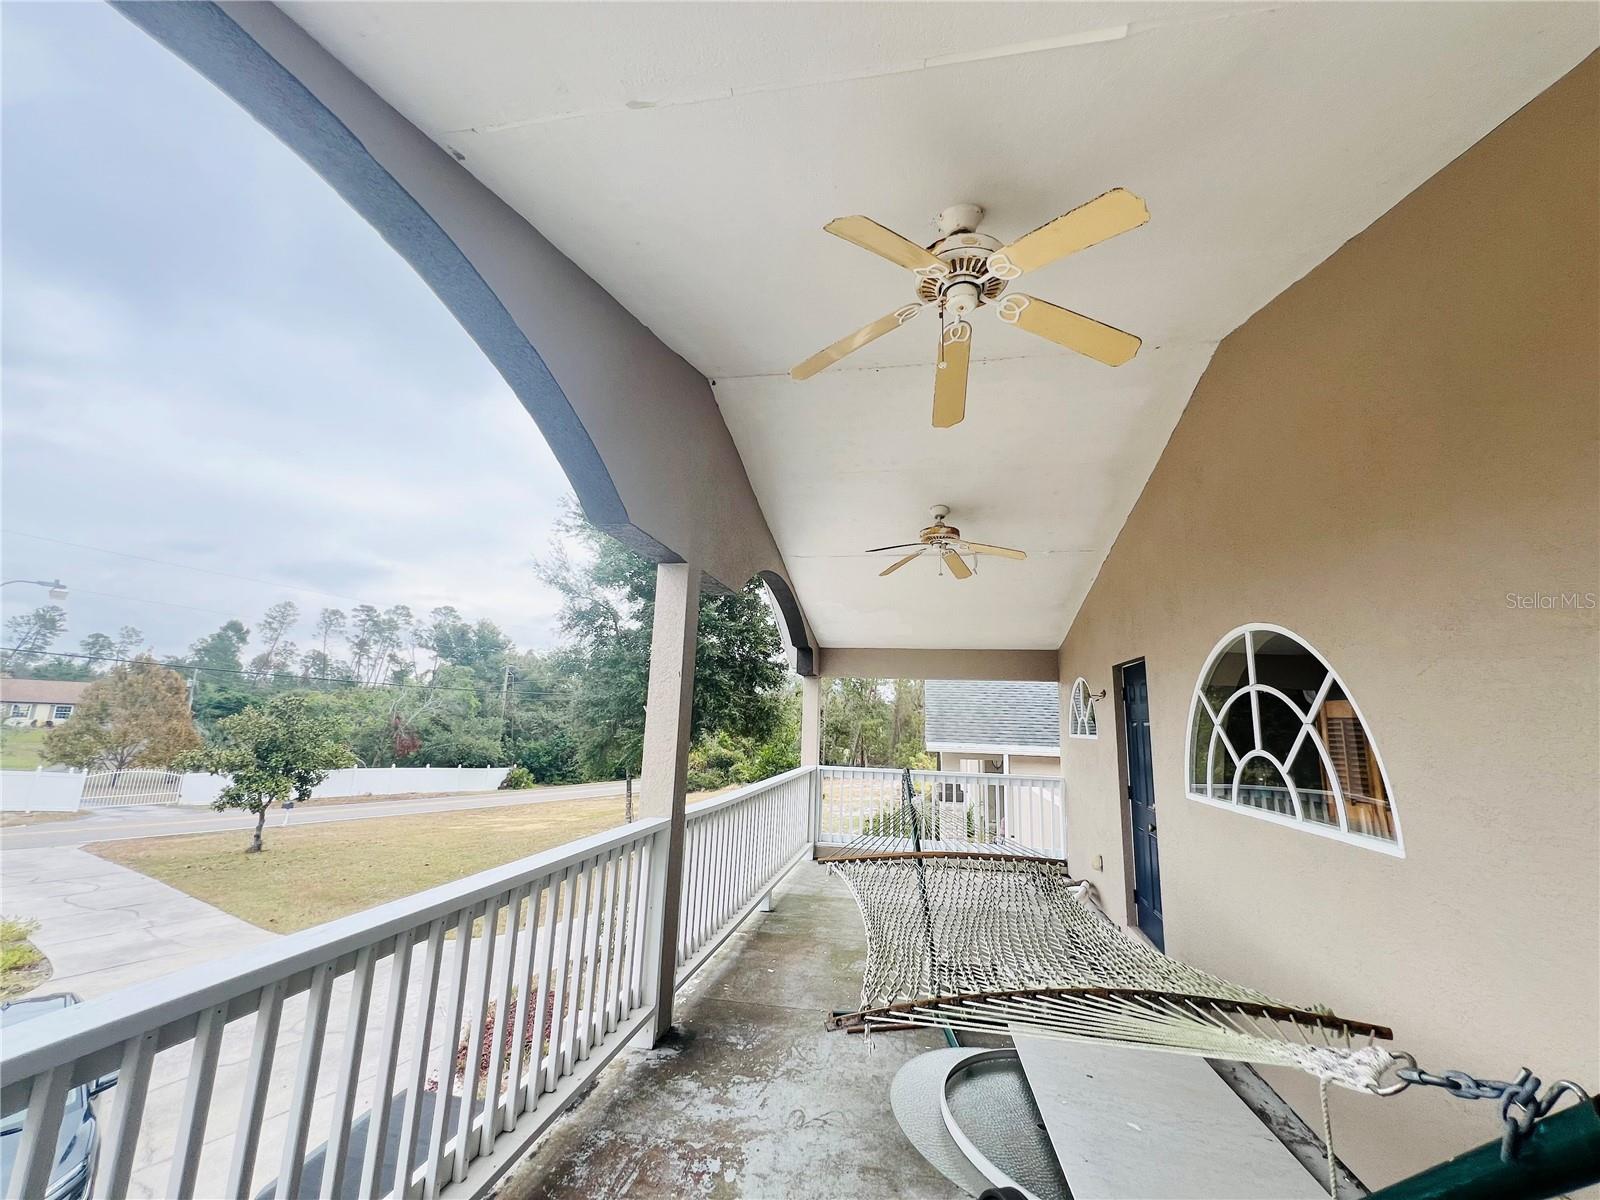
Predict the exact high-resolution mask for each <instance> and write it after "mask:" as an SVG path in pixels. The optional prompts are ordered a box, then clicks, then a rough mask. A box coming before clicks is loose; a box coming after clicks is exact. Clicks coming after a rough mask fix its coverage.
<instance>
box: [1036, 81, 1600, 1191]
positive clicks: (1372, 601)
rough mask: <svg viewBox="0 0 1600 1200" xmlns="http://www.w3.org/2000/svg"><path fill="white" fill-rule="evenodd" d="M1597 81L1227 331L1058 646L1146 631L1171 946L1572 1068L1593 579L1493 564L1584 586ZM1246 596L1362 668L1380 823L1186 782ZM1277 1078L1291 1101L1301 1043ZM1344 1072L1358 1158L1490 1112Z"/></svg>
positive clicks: (1589, 948) (1557, 96)
mask: <svg viewBox="0 0 1600 1200" xmlns="http://www.w3.org/2000/svg"><path fill="white" fill-rule="evenodd" d="M1597 110H1600V62H1597V60H1596V59H1595V58H1590V59H1589V60H1588V61H1587V62H1585V63H1584V64H1583V65H1582V66H1580V67H1579V68H1577V69H1576V70H1575V71H1574V72H1573V73H1572V74H1571V75H1569V76H1568V77H1567V78H1565V79H1564V80H1562V81H1560V82H1559V83H1557V84H1556V85H1555V86H1554V87H1552V88H1551V89H1550V90H1549V91H1548V92H1547V93H1545V94H1544V95H1543V96H1541V97H1539V98H1538V99H1537V100H1535V101H1534V102H1533V103H1531V104H1530V105H1529V106H1528V107H1527V108H1526V109H1524V110H1523V111H1522V112H1520V113H1519V114H1517V115H1516V116H1514V117H1513V118H1512V119H1511V120H1509V121H1507V122H1506V123H1505V124H1504V125H1503V126H1502V127H1500V128H1499V129H1498V130H1496V131H1494V132H1493V133H1492V134H1490V135H1489V136H1488V137H1487V138H1485V139H1484V140H1483V141H1482V142H1481V143H1479V144H1478V145H1477V146H1476V147H1474V148H1473V149H1472V150H1470V151H1469V152H1468V153H1466V154H1465V155H1463V156H1462V157H1461V158H1460V159H1459V160H1457V161H1456V162H1455V163H1453V164H1451V165H1450V166H1449V167H1448V168H1446V169H1445V170H1444V171H1442V172H1440V173H1439V175H1437V176H1436V177H1434V178H1433V179H1432V180H1430V181H1428V182H1427V183H1426V184H1424V185H1423V186H1422V187H1421V188H1420V189H1418V191H1416V192H1415V193H1414V194H1412V195H1411V196H1410V197H1408V198H1407V199H1406V200H1405V201H1404V202H1402V203H1401V204H1400V205H1398V206H1397V207H1396V208H1395V209H1393V210H1392V211H1391V212H1389V213H1388V214H1387V215H1386V216H1384V217H1383V218H1382V219H1381V220H1379V221H1378V222H1377V223H1376V224H1374V225H1373V226H1372V227H1371V228H1370V229H1368V230H1367V231H1366V232H1364V233H1363V234H1361V235H1360V236H1359V237H1357V238H1355V239H1354V240H1352V241H1351V242H1350V243H1348V244H1347V245H1345V246H1344V247H1343V248H1342V249H1340V250H1339V251H1338V252H1337V253H1336V254H1334V255H1333V256H1332V257H1331V258H1330V259H1328V260H1327V261H1326V262H1324V263H1323V264H1322V265H1321V266H1320V267H1318V268H1316V269H1315V270H1314V271H1312V272H1311V273H1310V274H1309V275H1308V276H1307V277H1306V278H1304V279H1303V280H1301V281H1300V282H1299V283H1298V284H1296V285H1295V286H1294V287H1292V288H1290V289H1289V290H1288V291H1287V292H1285V293H1284V294H1283V295H1282V296H1280V297H1279V298H1278V299H1277V300H1276V301H1274V302H1273V303H1272V304H1271V305H1269V306H1268V307H1267V308H1265V309H1264V310H1262V311H1261V312H1260V313H1258V314H1257V315H1256V316H1255V317H1253V318H1252V319H1251V320H1250V321H1248V322H1247V323H1246V324H1245V325H1244V326H1242V327H1241V328H1240V329H1239V330H1237V331H1236V332H1235V333H1234V334H1232V335H1231V336H1230V337H1229V338H1228V339H1227V340H1226V341H1225V342H1224V343H1223V344H1222V346H1221V347H1220V348H1219V350H1218V352H1217V355H1216V358H1215V360H1214V361H1213V363H1212V365H1211V367H1210V369H1209V370H1208V371H1207V373H1206V375H1205V377H1204V378H1203V379H1202V380H1201V382H1200V384H1199V386H1198V388H1197V389H1196V391H1195V394H1194V397H1193V399H1192V401H1191V402H1190V404H1189V407H1188V410H1187V411H1186V413H1185V414H1184V416H1183V419H1182V421H1181V422H1180V423H1179V425H1178V427H1177V429H1176V430H1175V432H1174V433H1173V436H1172V439H1171V441H1170V443H1169V444H1168V446H1167V449H1166V451H1165V453H1164V455H1163V457H1162V459H1161V461H1160V463H1159V465H1158V467H1157V469H1156V471H1155V473H1154V474H1153V475H1152V477H1151V479H1150V481H1149V483H1148V485H1147V487H1146V488H1145V491H1144V493H1143V495H1142V496H1141V498H1140V500H1139V502H1138V504H1137V505H1136V506H1135V508H1134V510H1133V512H1132V513H1131V515H1130V516H1129V518H1128V521H1127V523H1126V525H1125V527H1124V529H1123V530H1122V533H1121V535H1120V537H1119V538H1118V540H1117V543H1116V545H1115V547H1114V548H1113V550H1112V552H1111V554H1110V556H1109V557H1108V559H1107V561H1106V562H1105V564H1104V566H1103V567H1102V569H1101V572H1100V575H1099V578H1098V580H1097V581H1096V583H1095V585H1094V587H1093V589H1092V590H1091V592H1090V594H1089V596H1088V599H1087V600H1086V602H1085V604H1084V605H1083V607H1082V609H1081V610H1080V612H1079V614H1078V616H1077V618H1076V619H1075V621H1074V623H1073V625H1072V628H1071V630H1070V632H1069V634H1068V636H1067V638H1066V640H1065V642H1064V643H1063V645H1062V648H1061V655H1060V658H1061V661H1060V672H1059V678H1060V679H1063V680H1072V679H1075V678H1076V677H1077V676H1079V675H1084V676H1087V677H1088V678H1090V679H1109V678H1110V675H1111V668H1112V667H1113V666H1114V665H1116V664H1119V663H1122V662H1126V661H1129V660H1132V659H1135V658H1140V657H1143V658H1145V659H1146V660H1147V662H1148V668H1149V681H1150V706H1151V724H1152V743H1153V747H1154V766H1155V782H1156V790H1157V804H1158V807H1159V811H1160V814H1161V818H1160V838H1161V843H1160V845H1161V880H1162V887H1163V892H1164V905H1163V907H1164V916H1165V926H1166V935H1167V948H1168V950H1169V952H1171V953H1173V954H1175V955H1177V956H1179V957H1182V958H1185V959H1188V960H1189V961H1191V962H1194V963H1197V964H1199V965H1201V966H1203V967H1206V968H1210V969H1212V970H1215V971H1218V972H1219V973H1221V974H1224V975H1227V976H1229V977H1231V978H1234V979H1237V980H1239V981H1240V982H1243V983H1247V984H1250V985H1252V986H1256V987H1260V988H1262V989H1264V990H1267V991H1269V992H1272V993H1274V994H1276V995H1279V996H1281V997H1283V998H1285V999H1289V1000H1293V1001H1300V1002H1311V1003H1326V1004H1330V1005H1332V1006H1334V1007H1335V1008H1336V1009H1338V1010H1340V1011H1343V1012H1346V1013H1348V1014H1349V1015H1351V1016H1354V1017H1363V1018H1368V1019H1371V1020H1375V1021H1379V1022H1384V1023H1388V1024H1390V1025H1392V1026H1393V1028H1394V1030H1395V1034H1396V1044H1397V1045H1398V1046H1400V1047H1402V1048H1405V1049H1408V1050H1410V1051H1412V1052H1414V1053H1415V1054H1416V1055H1417V1056H1418V1058H1419V1059H1420V1060H1421V1061H1422V1062H1423V1064H1424V1065H1425V1066H1428V1067H1430V1068H1433V1069H1445V1068H1457V1067H1459V1068H1465V1069H1468V1070H1472V1071H1475V1072H1477V1073H1479V1074H1483V1075H1488V1076H1492V1077H1496V1078H1509V1077H1510V1075H1511V1073H1513V1072H1515V1070H1516V1069H1517V1068H1518V1067H1519V1066H1522V1065H1524V1064H1526V1065H1527V1066H1530V1067H1532V1068H1534V1070H1535V1071H1536V1072H1537V1073H1540V1074H1542V1075H1543V1076H1544V1077H1545V1078H1546V1079H1550V1078H1552V1077H1559V1076H1562V1075H1570V1076H1571V1077H1573V1078H1575V1079H1578V1080H1581V1081H1584V1082H1585V1083H1587V1084H1589V1085H1591V1086H1592V1085H1594V1084H1595V1083H1597V1082H1600V1039H1597V1033H1596V1027H1597V1017H1596V1001H1597V996H1600V905H1597V897H1600V869H1597V859H1600V823H1597V816H1596V814H1597V809H1600V775H1597V764H1596V753H1597V726H1600V699H1597V692H1596V664H1597V653H1600V634H1597V620H1596V616H1597V614H1596V611H1595V610H1594V609H1592V608H1590V609H1587V610H1583V609H1578V610H1574V609H1567V610H1561V609H1555V610H1549V609H1545V610H1540V609H1519V608H1515V607H1511V606H1510V605H1508V603H1507V599H1506V595H1507V593H1524V594H1526V593H1534V592H1543V593H1560V592H1569V593H1571V592H1578V593H1584V592H1588V593H1593V592H1595V591H1597V590H1600V581H1597V572H1600V563H1597V555H1596V543H1597V534H1600V514H1597V508H1596V505H1597V499H1600V474H1597V441H1600V439H1597V432H1600V429H1597V426H1600V316H1597V314H1600V288H1597V264H1600V244H1597V238H1596V227H1597V214H1600V160H1597V146H1600V121H1597ZM1255 621H1262V622H1271V623H1275V624H1279V625H1283V626H1286V627H1288V628H1289V629H1291V630H1293V631H1295V632H1296V633H1298V634H1299V635H1301V636H1302V637H1303V638H1304V639H1306V640H1307V641H1309V642H1310V643H1311V644H1312V645H1313V646H1315V647H1316V648H1317V649H1318V650H1320V651H1321V652H1322V653H1323V654H1324V655H1325V656H1326V657H1327V658H1328V659H1329V660H1330V661H1331V663H1332V664H1333V666H1334V668H1335V669H1336V670H1337V671H1338V672H1339V673H1340V675H1341V676H1342V678H1343V679H1344V681H1345V683H1346V684H1347V685H1348V687H1349V688H1350V689H1351V692H1352V694H1353V695H1354V697H1355V699H1356V701H1357V703H1358V704H1359V705H1360V706H1361V708H1362V710H1363V711H1364V713H1365V715H1366V717H1367V719H1368V722H1369V725H1370V730H1371V733H1372V735H1373V737H1374V738H1375V739H1376V742H1377V745H1378V748H1379V751H1380V753H1381V754H1382V756H1383V760H1384V763H1385V765H1386V767H1387V770H1388V775H1389V780H1390V783H1391V786H1392V788H1393V794H1394V798H1395V803H1396V806H1397V809H1398V811H1399V815H1400V819H1401V821H1402V823H1403V828H1404V837H1405V857H1404V858H1394V857H1389V856H1386V855H1384V854H1380V853H1376V852H1373V851H1371V850H1368V849H1363V848H1360V847H1356V846H1351V845H1347V844H1343V843H1340V842H1337V841H1332V840H1329V839H1325V838H1320V837H1315V836H1312V835H1310V834H1308V833H1305V832H1302V831H1300V830H1297V829H1292V828H1285V827H1283V826H1279V825H1275V824H1271V823H1269V822H1267V821H1263V820H1258V819H1252V818H1250V817H1248V816H1245V815H1241V814H1238V813H1233V812H1228V811H1223V810H1219V809H1216V808H1212V807H1208V806H1206V805H1203V804H1200V803H1198V802H1195V801H1191V800H1188V799H1187V798H1186V797H1185V786H1184V785H1185V779H1184V745H1185V724H1186V721H1187V716H1188V708H1189V702H1190V695H1191V691H1192V689H1193V686H1194V683H1195V677H1196V675H1197V673H1198V672H1199V670H1200V668H1201V666H1202V665H1203V663H1204V660H1205V659H1206V657H1207V655H1208V653H1209V652H1210V650H1211V649H1212V646H1213V645H1214V643H1215V642H1216V641H1217V639H1218V638H1220V637H1221V636H1222V635H1223V634H1225V633H1226V632H1228V631H1229V630H1231V629H1233V628H1235V627H1236V626H1239V625H1243V624H1246V623H1249V622H1255ZM1066 712H1067V696H1066V694H1065V689H1063V695H1062V713H1063V715H1065V713H1066ZM1102 713H1103V717H1104V718H1105V719H1104V720H1103V723H1102V726H1101V737H1100V738H1099V740H1098V741H1092V742H1091V741H1080V740H1075V739H1069V738H1066V737H1065V730H1063V741H1062V746H1063V755H1064V770H1065V775H1066V779H1067V792H1068V797H1069V802H1068V807H1069V822H1068V847H1069V858H1070V861H1071V863H1072V866H1073V868H1074V870H1075V871H1076V872H1079V873H1081V874H1084V875H1086V876H1088V877H1089V878H1090V879H1091V880H1093V881H1094V882H1095V883H1096V885H1097V886H1098V888H1099V890H1100V893H1101V894H1102V896H1103V897H1104V899H1105V901H1106V903H1107V904H1108V906H1109V908H1110V909H1111V911H1112V912H1113V913H1114V914H1116V915H1118V916H1119V917H1126V915H1127V896H1128V887H1127V880H1126V875H1125V869H1124V862H1125V845H1124V833H1123V823H1122V815H1121V814H1122V802H1121V799H1120V788H1119V774H1118V762H1117V757H1118V740H1117V737H1116V735H1115V717H1114V713H1115V705H1114V703H1108V704H1106V705H1104V706H1102ZM1096 855H1100V856H1103V859H1104V864H1105V867H1104V869H1103V870H1096V869H1094V867H1093V865H1092V864H1093V860H1094V857H1095V856H1096ZM1272 1079H1273V1081H1274V1082H1275V1083H1276V1084H1277V1085H1278V1086H1279V1087H1280V1088H1281V1090H1283V1091H1284V1092H1285V1094H1286V1095H1288V1096H1289V1097H1290V1098H1291V1099H1292V1100H1293V1101H1294V1102H1295V1103H1296V1104H1297V1105H1298V1106H1299V1107H1300V1109H1301V1111H1302V1112H1303V1113H1305V1114H1307V1115H1308V1117H1309V1118H1310V1119H1311V1120H1312V1122H1313V1124H1314V1125H1315V1124H1316V1103H1315V1091H1314V1088H1313V1087H1312V1086H1310V1085H1309V1083H1308V1081H1307V1080H1306V1078H1305V1077H1302V1076H1289V1075H1286V1074H1283V1073H1276V1072H1274V1073H1272ZM1334 1092H1335V1095H1334V1098H1333V1111H1334V1119H1335V1132H1336V1144H1337V1147H1338V1149H1339V1152H1340V1153H1341V1155H1343V1156H1344V1157H1346V1158H1347V1159H1348V1161H1349V1162H1350V1164H1351V1165H1352V1166H1353V1168H1354V1169H1355V1170H1356V1171H1357V1173H1358V1174H1360V1175H1361V1176H1362V1177H1363V1178H1364V1179H1365V1180H1366V1181H1367V1182H1368V1183H1369V1184H1375V1185H1379V1184H1384V1183H1387V1182H1390V1181H1392V1180H1394V1179H1395V1178H1397V1177H1399V1176H1401V1175H1403V1174H1405V1173H1409V1172H1411V1171H1413V1170H1416V1169H1420V1168H1422V1167H1424V1166H1426V1165H1428V1164H1430V1163H1432V1162H1434V1161H1437V1160H1439V1159H1441V1158H1443V1157H1444V1156H1446V1155H1449V1154H1451V1153H1454V1152H1457V1151H1459V1150H1461V1149H1463V1148H1465V1147H1468V1146H1471V1145H1475V1144H1478V1143H1480V1142H1483V1141H1486V1140H1488V1139H1489V1138H1491V1137H1492V1136H1494V1135H1495V1133H1496V1119H1495V1114H1494V1112H1493V1111H1492V1110H1491V1107H1490V1106H1489V1105H1487V1104H1476V1105H1473V1104H1466V1103H1463V1102H1460V1101H1452V1100H1450V1099H1448V1098H1446V1097H1445V1096H1443V1095H1442V1094H1441V1093H1439V1092H1437V1091H1433V1092H1425V1091H1423V1090H1422V1089H1412V1090H1411V1091H1410V1092H1408V1093H1406V1094H1405V1095H1403V1096H1400V1097H1398V1098H1396V1099H1391V1100H1380V1099H1375V1098H1369V1097H1365V1096H1357V1095H1355V1094H1353V1093H1349V1092H1342V1091H1341V1089H1338V1088H1335V1089H1334Z"/></svg>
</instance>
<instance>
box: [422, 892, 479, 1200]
mask: <svg viewBox="0 0 1600 1200" xmlns="http://www.w3.org/2000/svg"><path fill="white" fill-rule="evenodd" d="M472 915H473V907H472V906H469V907H467V908H463V909H462V910H461V911H460V912H459V913H458V914H457V915H456V930H455V932H456V937H455V943H456V948H455V955H454V957H453V959H452V961H451V968H450V974H449V975H448V976H447V977H446V982H447V983H448V985H449V988H450V990H449V991H448V992H447V993H445V1016H444V1024H443V1025H442V1026H441V1027H440V1030H439V1032H440V1034H441V1035H442V1036H443V1040H442V1041H441V1042H440V1043H439V1052H438V1057H437V1058H436V1059H435V1060H434V1062H435V1066H434V1075H435V1076H436V1077H437V1079H438V1085H437V1086H436V1088H435V1089H434V1101H433V1129H432V1131H431V1132H430V1133H429V1135H428V1153H427V1155H426V1157H424V1159H423V1164H424V1168H425V1169H424V1174H423V1180H422V1194H423V1195H424V1196H427V1197H430V1200H431V1197H433V1196H437V1195H438V1194H439V1188H440V1187H441V1186H442V1183H443V1180H442V1172H443V1170H444V1165H445V1163H446V1162H447V1161H448V1160H449V1155H448V1153H447V1150H446V1146H445V1132H446V1130H448V1129H449V1128H450V1097H451V1095H452V1094H453V1093H454V1091H455V1086H456V1047H457V1046H458V1045H459V1041H458V1039H459V1038H460V1037H461V1006H462V1004H463V1002H464V1000H465V997H466V992H467V967H468V965H469V960H470V959H471V957H472Z"/></svg>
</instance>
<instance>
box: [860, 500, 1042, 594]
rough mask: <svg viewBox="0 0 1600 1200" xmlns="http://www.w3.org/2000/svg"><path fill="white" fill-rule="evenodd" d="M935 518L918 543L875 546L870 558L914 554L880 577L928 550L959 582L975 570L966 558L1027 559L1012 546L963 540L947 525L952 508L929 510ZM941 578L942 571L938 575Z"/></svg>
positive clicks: (892, 566) (896, 569)
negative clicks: (890, 552) (894, 553)
mask: <svg viewBox="0 0 1600 1200" xmlns="http://www.w3.org/2000/svg"><path fill="white" fill-rule="evenodd" d="M928 511H929V512H931V513H932V514H933V524H932V525H929V526H928V527H927V528H926V529H923V530H922V531H921V532H919V533H918V534H917V540H916V541H914V542H907V543H906V544H905V545H903V546H874V547H873V548H872V549H871V550H868V551H867V553H868V554H877V553H879V552H880V551H883V550H912V548H913V547H915V550H914V551H913V553H911V554H908V555H906V556H905V557H904V558H902V559H900V560H899V561H898V562H893V563H890V564H889V565H888V566H887V567H885V568H884V569H883V570H881V571H879V572H878V574H879V575H880V576H883V575H892V574H894V572H896V571H898V570H899V569H900V568H901V567H903V566H905V565H906V564H907V563H908V562H910V561H911V560H912V559H914V558H921V557H922V556H923V555H924V554H926V553H927V552H928V551H929V550H932V551H933V552H934V554H935V555H937V556H938V558H939V561H940V563H942V564H943V565H944V566H946V567H948V568H950V574H952V575H954V576H955V577H956V578H957V579H968V578H971V576H972V568H971V567H969V566H967V562H966V559H964V558H962V557H961V556H962V555H963V554H970V555H972V556H973V557H974V558H976V557H977V556H978V555H979V554H994V555H998V556H999V557H1001V558H1027V557H1028V556H1027V555H1026V554H1024V553H1023V552H1022V551H1021V550H1013V549H1011V548H1010V547H1009V546H990V545H988V544H987V543H985V542H969V541H967V540H966V539H965V538H963V537H962V536H961V530H959V529H957V528H956V527H955V526H954V525H947V524H945V520H944V519H945V518H946V517H948V516H949V515H950V507H949V505H946V504H935V505H934V506H933V507H932V508H931V509H929V510H928ZM939 573H940V574H941V575H942V574H944V572H943V571H940V572H939Z"/></svg>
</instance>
